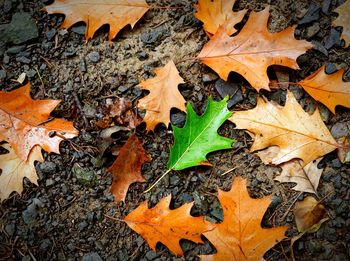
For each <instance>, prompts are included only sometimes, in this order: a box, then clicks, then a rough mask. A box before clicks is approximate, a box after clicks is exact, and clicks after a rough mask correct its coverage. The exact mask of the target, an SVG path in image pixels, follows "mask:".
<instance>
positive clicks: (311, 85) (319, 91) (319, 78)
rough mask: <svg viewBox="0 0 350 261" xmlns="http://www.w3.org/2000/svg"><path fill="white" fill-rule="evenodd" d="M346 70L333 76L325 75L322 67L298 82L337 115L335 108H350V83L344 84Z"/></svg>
mask: <svg viewBox="0 0 350 261" xmlns="http://www.w3.org/2000/svg"><path fill="white" fill-rule="evenodd" d="M343 74H344V70H339V71H337V72H336V73H333V74H326V73H325V66H322V67H321V68H320V69H318V70H317V71H316V72H314V73H313V74H312V75H310V76H309V77H307V78H305V79H304V80H302V81H300V82H298V84H300V85H301V86H302V87H303V88H304V90H305V91H307V92H308V94H310V95H311V96H312V97H313V98H314V99H315V100H318V101H319V102H322V103H323V104H324V105H326V106H327V108H328V109H330V110H331V111H332V112H333V113H334V114H335V106H337V105H342V106H345V107H348V108H350V82H344V81H343V79H342V77H343Z"/></svg>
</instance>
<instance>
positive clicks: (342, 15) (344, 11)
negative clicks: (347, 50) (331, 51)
mask: <svg viewBox="0 0 350 261" xmlns="http://www.w3.org/2000/svg"><path fill="white" fill-rule="evenodd" d="M334 11H335V12H337V13H338V14H339V16H338V17H337V19H335V21H334V23H335V24H336V25H337V26H342V27H343V34H342V36H343V39H344V40H345V46H349V43H350V25H349V21H350V1H346V2H345V3H344V4H342V5H340V6H339V7H338V8H336V9H335V10H334Z"/></svg>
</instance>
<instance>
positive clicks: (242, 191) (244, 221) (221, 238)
mask: <svg viewBox="0 0 350 261" xmlns="http://www.w3.org/2000/svg"><path fill="white" fill-rule="evenodd" d="M218 198H219V201H220V203H221V206H222V209H223V212H224V221H223V222H222V223H220V224H217V225H216V227H215V229H213V230H211V231H209V232H205V233H204V236H205V237H206V238H208V240H209V241H210V242H211V243H212V244H213V245H214V246H215V248H216V250H217V253H216V254H214V255H210V256H201V258H202V260H240V261H241V260H257V261H260V260H262V257H263V255H264V253H265V252H266V251H267V250H269V249H270V248H271V247H273V246H274V245H275V244H277V243H278V242H279V241H281V240H282V239H284V238H285V236H284V233H285V232H286V230H287V227H284V226H283V227H275V228H262V227H261V221H262V218H263V216H264V214H265V212H266V210H267V208H268V206H269V205H270V203H271V196H267V197H264V198H260V199H253V198H251V197H250V196H249V194H248V191H247V187H246V180H245V179H243V178H241V177H237V178H235V179H234V181H233V184H232V187H231V190H230V191H227V192H225V191H222V190H219V191H218Z"/></svg>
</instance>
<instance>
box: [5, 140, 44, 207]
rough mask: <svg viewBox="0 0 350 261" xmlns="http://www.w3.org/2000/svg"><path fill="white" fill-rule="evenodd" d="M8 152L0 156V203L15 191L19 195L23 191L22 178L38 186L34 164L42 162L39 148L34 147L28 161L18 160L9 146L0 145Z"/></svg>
mask: <svg viewBox="0 0 350 261" xmlns="http://www.w3.org/2000/svg"><path fill="white" fill-rule="evenodd" d="M1 146H2V147H3V148H5V149H6V150H8V151H9V153H7V154H2V155H0V169H1V171H2V172H1V175H0V201H3V200H4V199H6V198H8V197H9V196H10V194H11V193H12V192H13V191H15V192H17V193H18V194H21V193H22V191H23V178H27V179H29V180H30V181H31V182H32V183H34V184H35V185H38V182H37V180H38V176H37V175H36V171H35V166H34V162H35V161H40V162H43V161H44V159H43V157H42V155H41V148H40V147H39V146H35V147H34V148H33V149H32V150H31V152H30V154H29V157H28V160H23V159H20V158H18V156H17V154H16V153H15V151H14V150H13V149H12V148H11V146H10V144H8V143H5V144H3V145H1Z"/></svg>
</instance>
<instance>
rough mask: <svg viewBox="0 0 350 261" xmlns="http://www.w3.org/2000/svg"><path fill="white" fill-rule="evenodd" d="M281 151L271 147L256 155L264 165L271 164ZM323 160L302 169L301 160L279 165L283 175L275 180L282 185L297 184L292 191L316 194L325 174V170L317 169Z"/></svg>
mask: <svg viewBox="0 0 350 261" xmlns="http://www.w3.org/2000/svg"><path fill="white" fill-rule="evenodd" d="M279 151H280V149H279V147H277V146H271V147H268V148H267V149H264V150H261V151H258V152H257V153H256V154H257V155H258V156H259V157H260V159H261V160H262V162H264V164H270V163H271V161H272V160H273V158H274V157H276V155H277V154H278V153H279ZM321 160H322V158H319V159H316V160H314V161H312V162H310V163H309V164H307V165H306V166H305V167H302V163H303V162H302V161H301V160H299V159H293V160H290V161H288V162H284V163H282V164H280V165H279V167H281V168H282V173H281V174H280V175H279V176H277V177H276V178H275V180H277V181H279V182H281V183H286V182H292V183H296V185H295V186H294V187H293V188H292V189H294V190H296V191H302V192H309V193H314V194H316V191H317V187H318V183H319V181H320V178H321V174H322V172H323V169H319V168H318V167H317V165H318V163H320V161H321Z"/></svg>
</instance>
